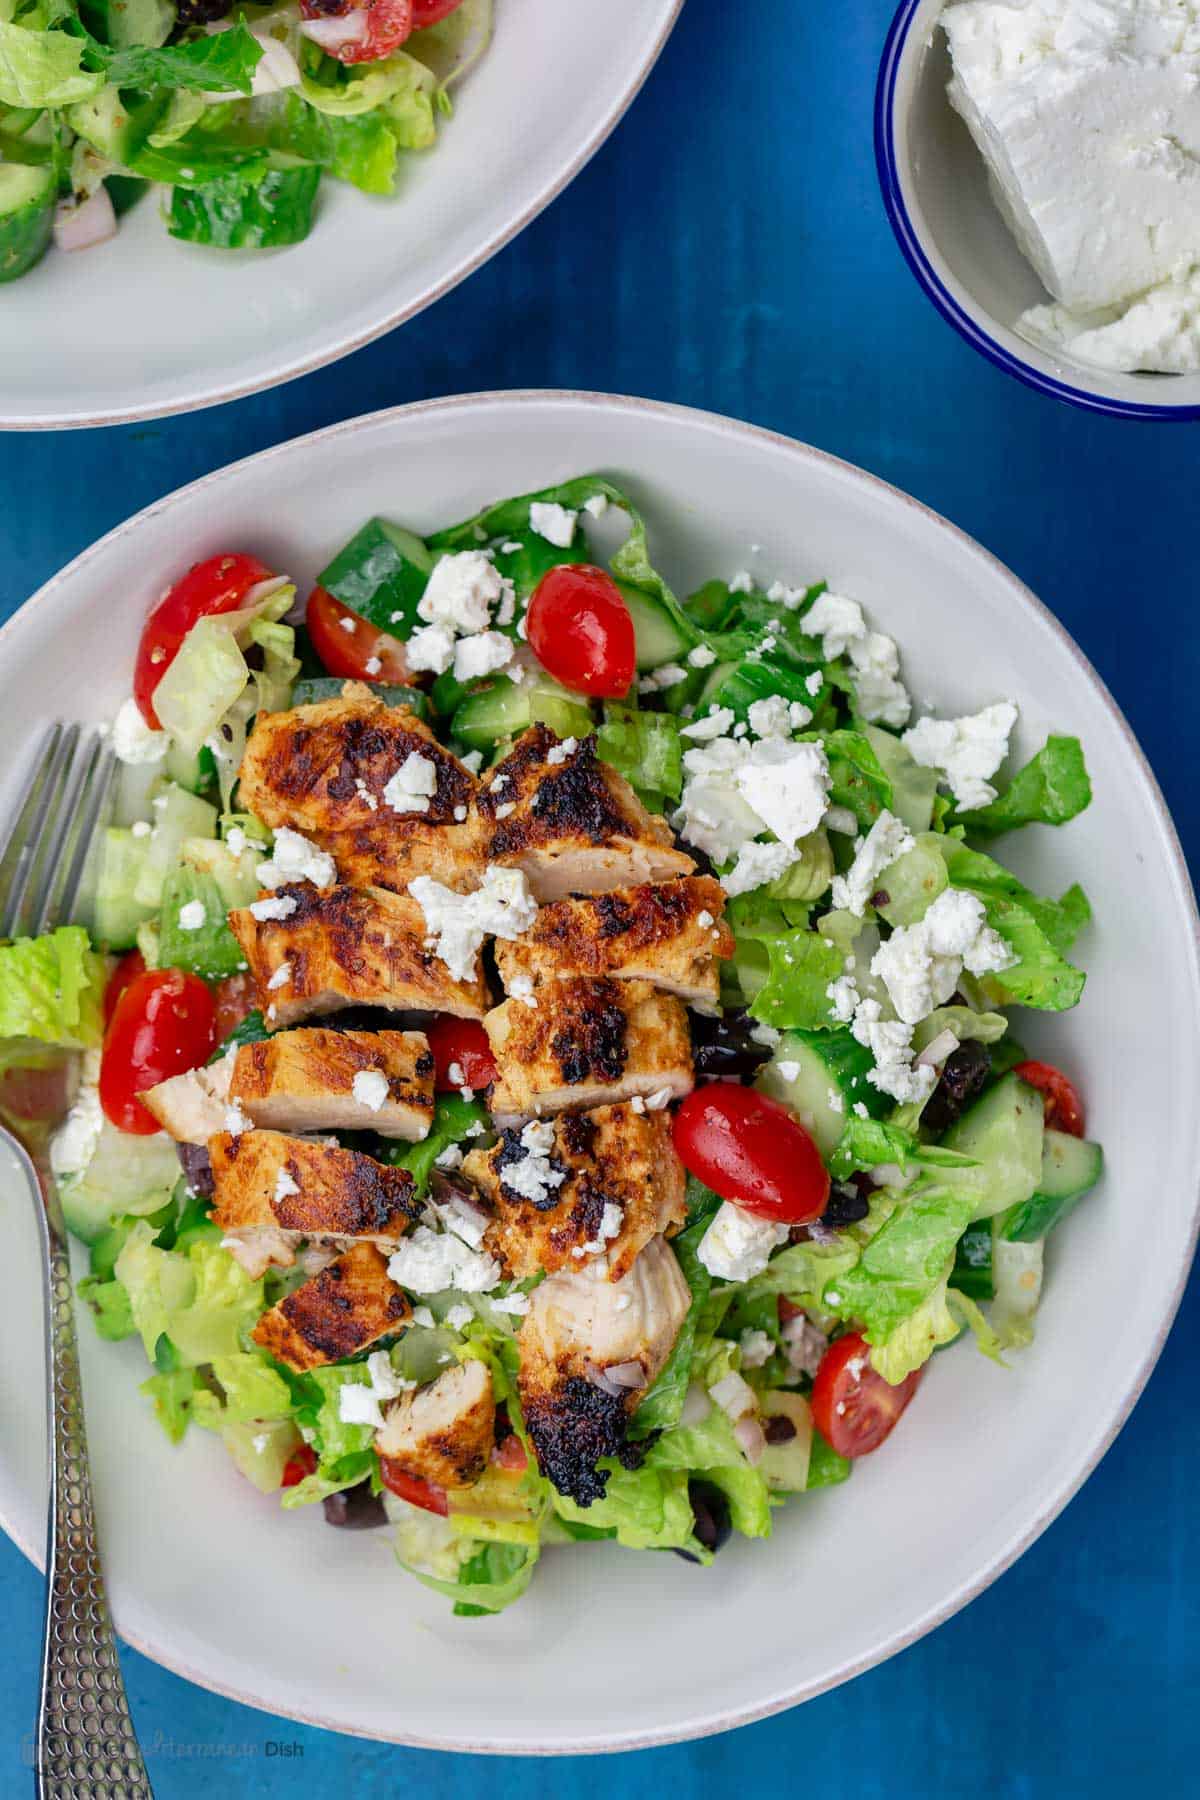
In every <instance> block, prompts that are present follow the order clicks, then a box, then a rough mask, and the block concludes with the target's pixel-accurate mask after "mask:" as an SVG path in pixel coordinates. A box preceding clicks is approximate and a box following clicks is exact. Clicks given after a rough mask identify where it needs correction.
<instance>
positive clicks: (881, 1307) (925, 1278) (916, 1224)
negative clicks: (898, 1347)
mask: <svg viewBox="0 0 1200 1800" xmlns="http://www.w3.org/2000/svg"><path fill="white" fill-rule="evenodd" d="M977 1207H978V1197H977V1195H976V1194H974V1193H972V1192H971V1191H969V1190H968V1191H966V1192H957V1191H955V1190H954V1189H953V1188H951V1187H948V1186H946V1185H942V1184H937V1183H934V1182H932V1181H930V1182H929V1183H928V1184H926V1185H922V1186H918V1187H915V1188H909V1189H908V1190H907V1191H906V1193H905V1195H904V1197H903V1201H902V1204H900V1205H898V1206H897V1207H896V1209H895V1211H894V1212H893V1213H892V1214H891V1216H890V1217H889V1218H887V1219H886V1220H885V1221H884V1223H883V1224H882V1226H881V1227H880V1229H879V1230H878V1231H877V1232H876V1233H875V1235H874V1237H872V1238H871V1240H870V1241H869V1243H867V1244H866V1245H865V1247H864V1248H863V1251H862V1255H861V1257H860V1258H859V1261H858V1262H857V1264H856V1265H855V1267H854V1268H852V1269H848V1270H847V1271H846V1272H845V1274H843V1275H839V1277H838V1279H837V1281H836V1282H835V1283H833V1284H831V1285H827V1286H826V1288H825V1290H824V1294H823V1303H824V1304H825V1305H826V1306H829V1307H833V1308H835V1309H836V1311H837V1313H838V1314H839V1316H840V1317H841V1318H843V1319H852V1320H857V1321H858V1322H859V1323H861V1325H862V1328H863V1332H864V1335H865V1337H866V1339H867V1342H868V1343H869V1344H871V1345H873V1346H879V1345H882V1344H884V1343H886V1342H887V1341H888V1340H889V1339H890V1338H891V1337H892V1334H893V1333H894V1332H895V1331H896V1330H897V1328H898V1327H899V1326H901V1325H903V1324H905V1322H906V1321H907V1320H909V1319H911V1318H912V1316H913V1314H914V1313H916V1312H917V1311H918V1310H919V1309H920V1308H922V1307H924V1306H925V1305H926V1303H927V1302H929V1301H930V1300H931V1296H933V1295H934V1291H935V1289H936V1288H937V1287H938V1284H939V1283H941V1284H942V1286H943V1287H944V1286H945V1284H946V1282H947V1281H948V1279H949V1276H950V1272H951V1270H952V1268H953V1262H954V1248H955V1245H956V1244H957V1242H958V1240H959V1238H960V1237H961V1236H962V1234H963V1232H964V1231H965V1230H966V1228H967V1226H968V1225H969V1224H970V1222H971V1218H972V1216H973V1214H974V1212H975V1211H976V1210H977ZM939 1319H940V1315H939V1314H938V1312H937V1309H936V1305H934V1306H933V1309H932V1311H931V1313H930V1315H929V1317H928V1318H927V1319H925V1320H924V1321H923V1322H922V1324H921V1325H919V1326H917V1327H915V1328H914V1332H915V1336H914V1339H913V1344H907V1340H905V1342H906V1345H907V1347H906V1348H905V1349H904V1351H903V1355H901V1354H900V1353H898V1354H897V1361H899V1360H903V1356H904V1355H908V1354H909V1353H910V1351H911V1349H912V1348H913V1345H915V1343H917V1342H920V1341H923V1337H922V1333H924V1334H925V1335H928V1334H929V1333H930V1332H932V1331H934V1330H935V1327H936V1326H937V1325H938V1321H939ZM933 1341H934V1340H933V1339H932V1338H931V1340H930V1343H929V1349H930V1350H932V1348H933ZM936 1341H938V1342H941V1341H944V1340H942V1339H937V1340H936ZM927 1354H928V1352H927ZM914 1366H915V1365H914ZM889 1379H897V1380H901V1379H903V1377H902V1376H897V1377H894V1378H893V1377H889Z"/></svg>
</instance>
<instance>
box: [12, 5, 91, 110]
mask: <svg viewBox="0 0 1200 1800" xmlns="http://www.w3.org/2000/svg"><path fill="white" fill-rule="evenodd" d="M83 51H84V42H83V40H82V39H80V38H77V37H71V36H68V34H67V33H66V32H65V31H38V30H34V29H30V30H26V28H25V27H24V26H23V25H15V24H12V23H10V22H7V21H4V22H0V106H21V107H25V106H70V105H72V104H73V103H74V102H75V101H76V100H90V99H91V97H92V95H93V94H97V93H99V91H100V89H101V88H102V87H103V86H104V76H103V75H102V74H99V73H96V72H93V71H91V70H89V69H85V68H84V67H83V66H82V57H83Z"/></svg>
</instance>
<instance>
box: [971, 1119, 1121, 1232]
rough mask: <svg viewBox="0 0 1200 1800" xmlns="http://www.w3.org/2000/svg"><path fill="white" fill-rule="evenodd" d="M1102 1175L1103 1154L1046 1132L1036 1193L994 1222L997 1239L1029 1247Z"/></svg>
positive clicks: (1081, 1140) (1073, 1139) (1080, 1141)
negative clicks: (1000, 1238)
mask: <svg viewBox="0 0 1200 1800" xmlns="http://www.w3.org/2000/svg"><path fill="white" fill-rule="evenodd" d="M1103 1173H1104V1152H1103V1151H1102V1150H1101V1148H1100V1146H1099V1144H1092V1143H1089V1142H1088V1140H1087V1139H1086V1138H1077V1137H1070V1136H1069V1135H1068V1134H1067V1133H1066V1132H1065V1131H1050V1130H1047V1131H1046V1133H1045V1139H1044V1143H1043V1147H1042V1172H1041V1176H1040V1178H1039V1180H1038V1185H1037V1191H1036V1193H1034V1194H1033V1195H1032V1196H1031V1197H1030V1199H1028V1200H1027V1201H1025V1203H1024V1204H1023V1205H1019V1206H1014V1207H1013V1208H1012V1209H1011V1210H1010V1211H1009V1212H1006V1213H1005V1215H1004V1217H1003V1218H1002V1219H1000V1220H998V1221H997V1231H998V1234H999V1236H1000V1237H1002V1238H1004V1239H1005V1240H1006V1241H1007V1242H1008V1243H1012V1244H1032V1243H1034V1242H1035V1241H1036V1240H1037V1239H1038V1238H1043V1237H1045V1235H1046V1233H1047V1232H1048V1231H1049V1230H1050V1229H1051V1227H1052V1226H1054V1225H1058V1224H1060V1223H1061V1222H1062V1220H1063V1219H1065V1218H1066V1216H1067V1214H1068V1213H1069V1212H1071V1211H1072V1209H1073V1208H1074V1207H1075V1206H1077V1205H1078V1203H1079V1201H1080V1200H1082V1199H1083V1196H1084V1195H1085V1194H1087V1193H1090V1192H1091V1190H1092V1188H1094V1187H1095V1185H1096V1183H1097V1182H1098V1181H1099V1179H1100V1177H1101V1175H1102V1174H1103Z"/></svg>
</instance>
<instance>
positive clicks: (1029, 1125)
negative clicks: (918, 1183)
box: [940, 1075, 1045, 1219]
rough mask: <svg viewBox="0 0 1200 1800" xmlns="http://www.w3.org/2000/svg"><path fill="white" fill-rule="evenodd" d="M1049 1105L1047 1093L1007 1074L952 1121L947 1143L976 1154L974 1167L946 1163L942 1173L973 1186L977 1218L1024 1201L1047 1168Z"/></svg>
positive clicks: (957, 1182)
mask: <svg viewBox="0 0 1200 1800" xmlns="http://www.w3.org/2000/svg"><path fill="white" fill-rule="evenodd" d="M1044 1134H1045V1107H1044V1103H1043V1100H1042V1096H1041V1095H1040V1094H1039V1093H1038V1092H1037V1091H1036V1090H1035V1089H1034V1088H1031V1087H1030V1086H1029V1085H1028V1083H1026V1082H1024V1081H1022V1080H1021V1079H1020V1078H1019V1076H1017V1075H1005V1076H1004V1078H1003V1079H1002V1080H1000V1081H998V1082H996V1084H995V1085H994V1086H993V1087H990V1088H988V1089H987V1091H986V1092H985V1093H983V1094H982V1095H981V1096H980V1098H979V1099H978V1100H977V1101H976V1102H975V1104H974V1106H972V1107H971V1108H969V1110H968V1111H967V1112H965V1113H964V1114H963V1116H962V1118H961V1119H959V1121H958V1122H957V1124H955V1125H952V1126H951V1127H950V1129H949V1131H948V1132H947V1133H946V1135H945V1137H944V1138H943V1139H942V1143H943V1145H944V1147H945V1148H946V1149H947V1150H958V1151H961V1152H962V1154H963V1155H964V1156H970V1157H972V1158H973V1159H974V1162H975V1164H976V1166H975V1167H974V1168H970V1169H943V1170H941V1171H940V1176H941V1178H942V1179H943V1180H946V1181H950V1182H952V1183H953V1185H954V1186H955V1187H963V1188H966V1189H968V1190H970V1191H971V1192H973V1193H974V1194H975V1195H976V1197H977V1200H978V1209H977V1211H976V1212H975V1214H974V1215H973V1216H974V1217H975V1218H977V1219H990V1218H992V1217H993V1216H994V1215H995V1214H996V1213H1001V1212H1004V1211H1005V1210H1006V1209H1007V1208H1008V1207H1010V1206H1023V1205H1024V1204H1025V1202H1026V1201H1027V1200H1029V1199H1030V1198H1031V1197H1032V1195H1033V1194H1034V1193H1035V1191H1036V1189H1037V1187H1038V1184H1039V1181H1040V1179H1041V1173H1042V1139H1043V1136H1044Z"/></svg>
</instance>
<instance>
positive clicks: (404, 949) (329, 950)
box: [229, 881, 488, 1025]
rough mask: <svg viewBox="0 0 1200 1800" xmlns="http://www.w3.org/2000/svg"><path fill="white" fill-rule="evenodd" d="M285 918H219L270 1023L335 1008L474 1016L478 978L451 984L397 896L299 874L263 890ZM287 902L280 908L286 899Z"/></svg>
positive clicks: (420, 921) (479, 995) (420, 916)
mask: <svg viewBox="0 0 1200 1800" xmlns="http://www.w3.org/2000/svg"><path fill="white" fill-rule="evenodd" d="M267 898H268V899H269V900H273V901H277V902H280V901H281V902H284V903H285V911H286V913H287V916H286V917H284V918H281V919H272V918H267V919H256V918H255V916H254V911H253V908H251V907H243V908H241V909H240V910H239V911H236V912H231V913H230V915H229V929H230V930H231V931H232V932H233V935H234V937H236V939H237V941H238V943H239V944H240V945H241V947H242V953H243V955H244V956H245V958H246V961H247V963H248V964H249V967H250V972H251V974H252V975H253V977H254V980H255V984H256V986H257V988H258V999H259V1005H260V1006H261V1007H262V1009H263V1012H264V1013H265V1015H266V1017H267V1018H268V1020H270V1022H271V1024H273V1025H292V1024H295V1023H296V1022H297V1021H299V1020H300V1019H306V1018H312V1017H314V1016H316V1015H319V1014H322V1013H331V1012H337V1011H338V1010H339V1009H340V1008H341V1007H343V1006H383V1007H389V1008H391V1009H393V1010H400V1009H403V1008H405V1007H411V1008H414V1009H417V1010H419V1011H422V1012H448V1013H454V1014H456V1015H457V1016H458V1017H459V1018H462V1019H481V1018H482V1017H483V1015H484V1012H485V1011H486V1008H487V1003H488V990H487V984H486V983H485V982H484V980H483V978H482V977H481V976H479V975H477V976H476V978H475V979H474V980H473V981H455V980H454V979H453V977H452V976H451V974H450V971H449V970H448V969H447V967H446V965H445V963H444V962H443V961H442V960H441V958H440V957H439V956H438V955H437V954H436V952H435V951H434V950H432V949H427V948H426V943H425V915H424V913H423V912H422V911H421V908H420V907H419V906H418V905H417V903H416V901H415V900H411V899H409V898H408V896H407V895H403V896H402V895H400V894H391V893H388V892H387V891H386V890H385V889H383V888H351V887H333V888H315V887H313V885H312V883H311V882H308V881H300V882H296V883H295V884H294V885H291V886H288V887H281V888H279V889H278V890H277V891H276V892H275V893H274V894H272V895H269V896H267ZM289 900H290V901H293V902H294V906H292V907H291V908H290V909H287V908H286V902H287V901H289Z"/></svg>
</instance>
